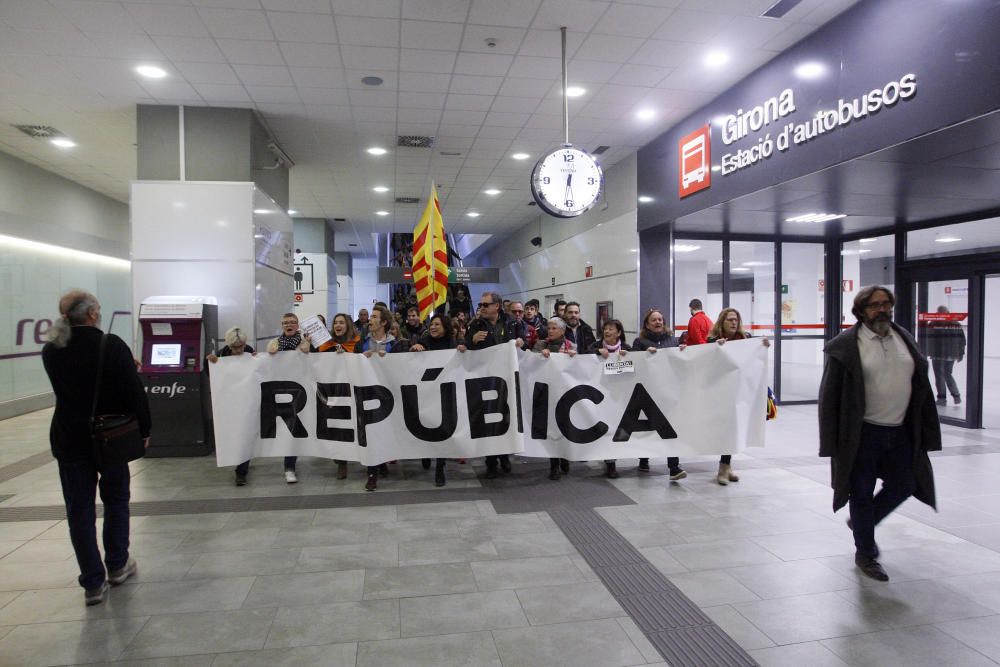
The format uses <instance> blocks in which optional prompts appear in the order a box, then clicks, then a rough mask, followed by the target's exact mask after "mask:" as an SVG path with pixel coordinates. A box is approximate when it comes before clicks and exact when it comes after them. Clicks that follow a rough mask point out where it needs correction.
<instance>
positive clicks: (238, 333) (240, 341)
mask: <svg viewBox="0 0 1000 667" xmlns="http://www.w3.org/2000/svg"><path fill="white" fill-rule="evenodd" d="M224 340H225V341H226V344H225V345H223V346H222V349H221V350H219V354H218V355H215V354H210V355H208V360H209V362H211V363H213V364H214V363H218V361H219V358H220V357H238V356H240V355H241V354H243V353H244V352H245V353H247V354H257V353H256V352H254V349H253V347H251V346H250V345H249V344H247V335H246V332H245V331H244V330H243V329H241V328H240V327H232V328H231V329H228V330H227V331H226V333H225V337H224ZM206 370H208V369H207V367H206ZM235 473H236V486H246V483H247V475H248V474H249V473H250V459H247V460H246V461H244V462H243V463H241V464H239V465H238V466H236V470H235Z"/></svg>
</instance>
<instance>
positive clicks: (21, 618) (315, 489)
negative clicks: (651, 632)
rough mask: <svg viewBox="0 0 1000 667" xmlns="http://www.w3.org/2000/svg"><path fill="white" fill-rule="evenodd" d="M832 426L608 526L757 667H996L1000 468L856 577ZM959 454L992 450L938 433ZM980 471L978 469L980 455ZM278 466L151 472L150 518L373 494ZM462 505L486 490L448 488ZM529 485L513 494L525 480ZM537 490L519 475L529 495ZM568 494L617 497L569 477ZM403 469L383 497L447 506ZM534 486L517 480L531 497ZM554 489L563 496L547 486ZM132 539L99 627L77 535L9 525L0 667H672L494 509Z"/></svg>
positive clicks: (983, 472)
mask: <svg viewBox="0 0 1000 667" xmlns="http://www.w3.org/2000/svg"><path fill="white" fill-rule="evenodd" d="M50 414H51V413H50V412H49V411H42V412H39V413H35V414H32V415H26V416H24V417H19V418H16V419H13V420H8V421H6V422H4V427H3V429H0V431H2V432H0V466H2V465H6V464H10V463H14V462H16V461H19V460H22V459H24V458H26V457H29V456H32V455H34V454H37V453H38V452H40V451H44V450H45V449H46V447H47V445H46V438H47V431H48V420H49V417H50ZM814 415H815V408H810V407H803V408H782V410H781V413H780V415H779V419H778V420H777V421H776V422H774V423H770V424H769V425H768V446H767V447H766V448H764V449H761V450H753V451H751V452H745V453H743V454H741V455H738V456H737V457H735V463H736V468H737V469H738V470H739V472H740V473H741V475H742V481H741V482H739V483H738V484H734V485H730V486H729V487H720V486H718V485H716V484H714V483H713V480H712V470H713V467H714V462H713V461H711V460H710V459H707V458H706V459H697V460H691V461H685V462H684V463H685V466H686V467H687V469H688V471H689V473H690V476H689V477H688V478H687V479H686V480H684V481H683V482H681V483H673V484H671V483H669V482H668V481H667V480H666V477H665V467H664V465H663V461H656V460H654V470H653V473H652V474H650V475H644V476H642V477H640V476H638V474H637V473H636V472H635V471H634V462H632V461H621V462H620V464H619V469H620V470H621V471H622V473H623V474H622V477H621V478H620V479H619V480H616V481H614V482H610V483H612V484H614V485H615V487H616V488H617V489H618V490H620V491H621V492H622V493H624V494H626V496H627V497H628V498H630V499H631V500H632V501H634V502H635V504H634V505H622V506H616V507H605V508H598V512H599V513H600V514H601V515H602V516H603V517H604V518H605V519H606V520H607V521H608V522H609V523H610V524H611V525H612V526H613V527H614V528H615V529H616V530H618V531H619V533H621V535H623V536H624V537H625V538H626V539H628V540H629V541H631V543H632V544H633V545H634V546H635V547H636V548H638V549H639V550H640V552H641V553H642V554H643V556H645V557H646V558H647V559H648V560H649V561H650V562H651V563H652V564H653V565H655V566H656V567H657V568H659V569H660V571H662V572H663V573H664V574H665V575H666V576H667V577H669V578H670V580H671V581H672V582H673V584H674V585H675V586H677V587H678V588H679V589H680V590H681V591H682V592H683V593H684V594H685V595H687V596H688V597H689V598H690V599H691V600H693V601H694V602H695V603H696V604H697V605H698V606H700V607H701V608H702V610H703V611H704V612H705V614H707V615H708V616H709V617H710V618H711V619H712V620H713V621H714V622H715V623H716V624H718V625H719V627H721V628H722V629H723V630H724V631H725V632H726V633H728V634H729V635H730V636H731V637H732V638H733V639H734V640H735V641H736V642H737V643H739V644H740V645H741V646H742V647H743V648H745V649H746V650H747V651H749V652H750V654H751V655H752V656H753V657H754V658H755V659H756V660H758V661H759V662H760V663H761V664H762V665H795V666H800V665H810V667H823V666H825V665H837V666H843V665H859V666H860V665H880V666H882V665H943V664H947V665H988V664H998V663H1000V639H998V638H1000V491H997V489H996V487H995V485H993V484H991V482H992V480H994V479H996V478H997V476H998V474H1000V454H983V453H973V454H961V455H956V456H936V457H934V466H935V471H936V474H937V479H938V482H939V484H938V487H939V500H940V510H941V511H940V513H938V514H935V513H933V512H931V511H930V510H928V509H927V508H924V507H923V506H921V505H919V504H918V503H916V502H914V501H910V502H908V503H906V504H905V505H904V506H903V508H901V510H900V511H899V512H897V513H896V514H895V515H894V516H892V517H891V518H890V519H889V520H888V521H887V522H886V524H885V525H884V526H882V527H880V528H879V531H878V540H879V544H880V546H881V548H882V551H883V558H882V561H883V563H884V565H885V567H886V569H887V570H888V571H889V574H890V576H891V577H892V581H891V582H890V583H889V584H878V583H875V582H873V581H871V580H868V579H863V578H861V577H859V576H858V574H857V572H856V570H855V568H854V565H853V557H852V554H853V548H852V544H851V538H850V534H849V532H848V531H847V529H846V528H845V527H844V525H843V520H844V516H843V513H842V512H841V515H833V514H832V513H831V511H830V499H831V496H830V492H829V489H828V488H827V486H826V483H827V479H828V475H829V471H828V467H827V466H826V465H825V462H824V461H820V460H818V459H816V460H815V462H814V463H812V462H810V461H809V460H808V459H805V458H803V457H811V456H813V455H814V453H815V449H816V436H815V417H814ZM944 431H945V435H946V445H947V446H949V447H962V446H967V445H994V444H996V441H997V438H996V436H994V435H993V434H992V433H991V432H983V431H980V432H970V431H963V430H959V429H953V428H949V427H945V429H944ZM970 450H975V448H970ZM280 468H281V466H280V463H278V462H277V461H271V460H259V461H256V462H255V464H254V468H253V471H252V473H251V483H250V485H249V486H247V487H243V488H239V489H238V488H236V487H234V486H233V485H232V472H231V470H230V469H217V468H215V467H214V463H213V461H211V460H210V459H173V460H166V459H156V460H145V461H140V462H137V463H136V464H135V466H134V469H133V483H132V484H133V492H134V497H135V498H136V499H137V500H169V499H201V500H204V502H205V503H206V507H208V508H209V509H210V508H211V503H212V502H213V501H215V500H218V499H232V498H242V497H269V498H270V497H280V496H297V495H317V494H338V495H339V494H360V493H362V491H361V488H360V487H361V484H362V481H363V479H362V475H361V473H360V471H359V470H358V469H357V468H356V467H352V477H351V479H349V480H347V481H346V482H342V481H338V480H336V479H335V478H334V476H333V466H332V464H330V463H329V462H325V461H319V460H311V459H303V461H302V465H301V466H300V471H301V475H300V478H301V482H300V483H299V484H298V485H295V486H289V485H286V484H284V483H283V481H282V479H281V470H280ZM449 471H450V476H449V486H448V487H446V488H457V487H464V488H470V489H475V488H480V482H479V480H478V479H477V477H476V475H475V469H474V467H473V465H471V464H470V465H464V466H460V465H457V464H454V465H451V466H450V468H449ZM518 474H519V473H518V469H517V466H516V467H515V475H518ZM521 474H522V475H523V474H524V473H523V472H522V473H521ZM571 474H572V475H574V476H579V475H591V476H598V475H599V474H600V468H599V464H597V463H594V464H591V465H589V466H588V465H584V464H574V465H573V470H572V472H571ZM430 480H431V473H425V472H424V471H423V470H422V469H420V467H419V465H417V464H415V463H409V464H407V465H406V466H393V474H392V475H391V476H390V477H389V478H388V479H387V480H386V481H385V482H383V483H381V484H380V490H379V492H378V493H379V494H386V495H388V494H390V493H392V492H393V491H413V490H419V491H432V490H433V488H434V487H433V486H432V485H431V482H430ZM521 481H523V479H522V480H521ZM537 483H538V484H551V483H550V482H548V481H547V480H545V479H544V478H539V479H538V480H537ZM3 495H9V496H10V497H9V498H7V499H6V500H4V501H2V502H0V507H25V508H30V507H36V506H41V505H52V504H58V503H59V502H61V501H60V494H59V483H58V475H57V474H56V468H55V465H54V464H53V463H49V464H46V465H43V466H41V467H40V468H37V469H35V470H31V471H29V472H26V473H24V474H21V475H18V476H17V477H15V478H13V479H10V480H8V481H5V482H0V496H3ZM226 509H227V511H223V512H212V511H209V512H208V513H198V514H189V515H164V516H137V517H134V518H133V521H132V541H133V552H134V554H135V555H136V556H137V558H138V560H139V567H140V571H139V575H138V576H137V577H136V578H135V579H134V580H131V581H130V582H129V583H128V584H126V585H124V586H121V587H119V588H117V589H115V590H113V591H112V592H111V595H110V596H109V598H108V599H107V601H106V602H105V604H102V605H99V606H97V607H91V608H86V607H84V605H83V602H82V600H81V597H82V594H81V591H80V589H79V587H77V586H76V583H75V577H76V574H77V571H76V563H75V561H74V559H73V554H72V549H71V547H70V545H69V541H68V534H67V531H66V526H65V522H63V521H57V520H44V521H18V522H0V664H3V665H5V666H6V665H59V664H82V663H101V664H104V663H113V662H116V661H129V662H130V664H150V665H151V664H171V665H241V666H242V665H269V666H270V665H313V664H315V665H333V666H338V665H378V666H380V667H381V666H386V665H389V666H391V665H435V666H442V665H460V666H461V667H469V666H473V665H504V666H507V667H509V666H511V665H545V666H548V665H574V666H583V665H600V666H604V665H645V664H665V663H664V662H662V661H663V658H662V657H661V656H660V655H659V654H658V653H657V652H656V650H655V649H654V648H653V646H652V645H651V644H650V643H649V641H647V639H646V638H645V636H644V635H643V634H642V632H641V631H640V630H639V628H638V627H637V626H636V624H635V623H634V622H633V620H632V619H630V618H629V617H628V616H627V614H626V613H625V611H624V610H623V609H622V607H621V606H620V605H619V603H618V602H617V601H616V600H615V598H614V597H613V596H612V595H611V594H610V593H609V592H608V590H607V589H606V588H605V587H604V585H603V584H602V583H601V582H600V581H599V580H598V578H597V577H596V575H595V573H594V572H593V570H591V569H590V567H589V566H588V565H587V564H586V562H585V561H584V559H583V557H582V556H581V555H580V554H579V553H578V552H577V551H576V549H575V548H574V546H573V544H572V543H571V542H570V541H569V540H568V539H566V537H565V536H564V535H563V534H562V533H561V532H560V530H559V529H558V528H557V526H556V524H555V523H554V522H553V521H552V519H551V518H550V517H549V516H548V514H547V513H546V512H525V513H518V514H497V513H496V511H495V508H494V506H493V504H492V503H491V502H489V501H484V500H470V501H462V502H439V503H424V504H405V503H402V502H401V503H399V504H394V505H385V506H378V507H347V508H340V507H338V508H330V509H306V510H303V509H294V510H287V511H261V512H245V511H228V510H230V509H233V508H231V507H227V508H226Z"/></svg>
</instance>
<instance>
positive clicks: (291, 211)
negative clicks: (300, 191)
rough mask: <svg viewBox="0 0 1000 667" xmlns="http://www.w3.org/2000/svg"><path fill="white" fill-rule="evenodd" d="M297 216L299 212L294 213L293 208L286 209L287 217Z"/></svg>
mask: <svg viewBox="0 0 1000 667" xmlns="http://www.w3.org/2000/svg"><path fill="white" fill-rule="evenodd" d="M298 214H299V212H298V211H296V210H295V209H294V208H290V209H288V215H298Z"/></svg>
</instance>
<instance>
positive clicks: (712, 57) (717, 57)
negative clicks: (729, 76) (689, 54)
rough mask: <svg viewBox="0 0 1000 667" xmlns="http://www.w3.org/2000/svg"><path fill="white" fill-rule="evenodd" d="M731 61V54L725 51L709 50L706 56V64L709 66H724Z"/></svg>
mask: <svg viewBox="0 0 1000 667" xmlns="http://www.w3.org/2000/svg"><path fill="white" fill-rule="evenodd" d="M728 62H729V54H728V53H726V52H725V51H709V53H708V55H706V56H705V64H706V65H707V66H708V67H722V66H723V65H725V64H726V63H728Z"/></svg>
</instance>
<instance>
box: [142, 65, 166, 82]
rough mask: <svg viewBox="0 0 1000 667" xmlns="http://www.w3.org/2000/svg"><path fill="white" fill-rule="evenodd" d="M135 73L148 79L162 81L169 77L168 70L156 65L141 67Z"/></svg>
mask: <svg viewBox="0 0 1000 667" xmlns="http://www.w3.org/2000/svg"><path fill="white" fill-rule="evenodd" d="M135 71H136V72H138V73H139V74H140V75H142V76H144V77H146V78H147V79H162V78H163V77H165V76H166V75H167V70H165V69H163V68H162V67H157V66H156V65H139V66H138V67H136V68H135Z"/></svg>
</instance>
